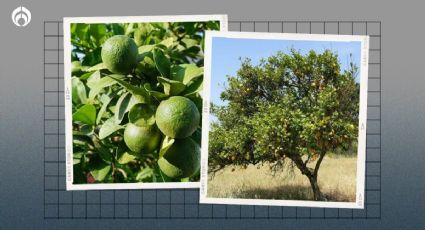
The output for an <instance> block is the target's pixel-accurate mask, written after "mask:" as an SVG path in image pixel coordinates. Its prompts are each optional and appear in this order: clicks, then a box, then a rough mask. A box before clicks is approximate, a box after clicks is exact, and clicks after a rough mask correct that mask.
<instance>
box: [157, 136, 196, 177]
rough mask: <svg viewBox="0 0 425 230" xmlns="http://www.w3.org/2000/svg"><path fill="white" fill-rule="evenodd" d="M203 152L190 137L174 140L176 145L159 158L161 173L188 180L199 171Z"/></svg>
mask: <svg viewBox="0 0 425 230" xmlns="http://www.w3.org/2000/svg"><path fill="white" fill-rule="evenodd" d="M200 157H201V150H200V148H199V145H198V144H196V142H195V141H193V140H192V139H191V138H190V137H188V138H184V139H174V143H173V144H172V145H171V146H170V147H169V148H168V149H167V150H166V151H165V153H164V155H163V156H162V157H161V158H159V160H158V166H159V168H160V169H161V171H162V172H163V173H164V174H165V175H167V176H168V177H171V178H186V177H190V176H193V175H194V174H195V173H197V172H198V171H199V167H200Z"/></svg>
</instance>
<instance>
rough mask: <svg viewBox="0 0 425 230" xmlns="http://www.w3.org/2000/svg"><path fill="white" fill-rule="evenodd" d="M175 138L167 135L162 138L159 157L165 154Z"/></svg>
mask: <svg viewBox="0 0 425 230" xmlns="http://www.w3.org/2000/svg"><path fill="white" fill-rule="evenodd" d="M173 143H174V139H173V138H171V137H168V136H165V138H164V140H162V144H161V149H160V150H159V157H162V156H164V154H165V153H166V152H167V150H168V149H169V148H170V147H171V146H172V145H173Z"/></svg>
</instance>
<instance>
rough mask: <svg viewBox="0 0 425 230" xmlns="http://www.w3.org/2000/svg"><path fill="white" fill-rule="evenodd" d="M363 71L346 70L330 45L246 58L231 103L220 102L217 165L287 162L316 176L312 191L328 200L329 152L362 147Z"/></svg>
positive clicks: (214, 140)
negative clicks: (323, 186)
mask: <svg viewBox="0 0 425 230" xmlns="http://www.w3.org/2000/svg"><path fill="white" fill-rule="evenodd" d="M356 73H357V67H356V66H355V65H353V64H351V68H350V69H349V70H346V71H341V70H340V64H339V62H338V58H337V54H335V53H333V52H331V51H329V50H327V51H324V52H322V53H316V52H315V51H313V50H312V51H310V52H309V53H307V54H305V55H303V54H300V53H299V52H298V51H296V50H292V52H290V53H282V52H279V53H277V54H275V55H272V56H270V57H268V58H265V59H263V61H262V62H261V63H260V64H258V65H253V64H252V63H251V62H250V61H249V60H245V61H242V64H241V67H240V69H239V70H238V72H237V75H236V76H229V77H228V84H227V88H226V89H225V90H224V91H223V93H222V94H221V98H222V99H223V100H225V101H227V102H228V103H227V105H225V106H215V105H213V106H212V112H213V114H214V115H215V116H216V117H217V120H218V121H217V122H214V123H213V124H212V126H211V131H210V136H209V164H210V165H209V169H211V171H212V172H214V171H217V170H220V169H222V168H223V167H225V166H226V165H242V166H246V165H247V164H259V163H263V162H269V163H271V164H272V167H271V168H272V170H282V169H283V168H285V167H283V166H284V163H285V162H287V163H288V165H289V166H292V168H293V169H294V168H298V169H299V170H300V172H301V173H302V174H303V175H305V176H306V177H307V178H308V180H309V182H310V184H311V188H312V191H313V195H314V197H312V199H314V200H325V199H326V196H325V195H324V194H322V193H321V191H320V188H319V185H318V175H319V169H320V165H321V163H322V161H323V159H324V156H325V155H326V154H328V153H329V152H333V153H335V152H338V150H339V149H345V150H349V149H354V147H355V142H356V139H357V133H358V125H357V124H358V113H359V88H360V86H359V83H357V82H356V81H355V77H356ZM340 152H341V151H340ZM311 165H313V166H311Z"/></svg>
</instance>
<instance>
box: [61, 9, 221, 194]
mask: <svg viewBox="0 0 425 230" xmlns="http://www.w3.org/2000/svg"><path fill="white" fill-rule="evenodd" d="M226 23H227V16H226V15H196V16H195V15H194V16H150V17H101V18H99V17H93V18H65V19H64V71H65V73H64V76H65V117H66V119H65V124H66V163H67V166H66V167H67V177H66V178H67V190H90V189H140V188H192V187H199V179H200V173H199V171H200V152H201V149H200V148H201V147H200V146H201V133H202V130H201V119H202V117H201V114H202V103H203V99H202V87H203V70H204V69H203V66H204V40H205V31H225V30H226V29H227V24H226Z"/></svg>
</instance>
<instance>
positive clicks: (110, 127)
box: [99, 117, 124, 139]
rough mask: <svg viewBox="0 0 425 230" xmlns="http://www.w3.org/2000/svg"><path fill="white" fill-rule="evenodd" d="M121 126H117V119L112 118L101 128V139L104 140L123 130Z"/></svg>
mask: <svg viewBox="0 0 425 230" xmlns="http://www.w3.org/2000/svg"><path fill="white" fill-rule="evenodd" d="M122 128H124V127H122V126H121V125H119V124H117V121H116V118H115V117H110V118H109V119H108V120H106V121H105V122H104V123H103V125H102V126H101V127H100V130H99V138H100V139H103V138H105V137H108V136H109V135H111V134H112V133H114V132H116V131H118V130H120V129H122Z"/></svg>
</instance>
